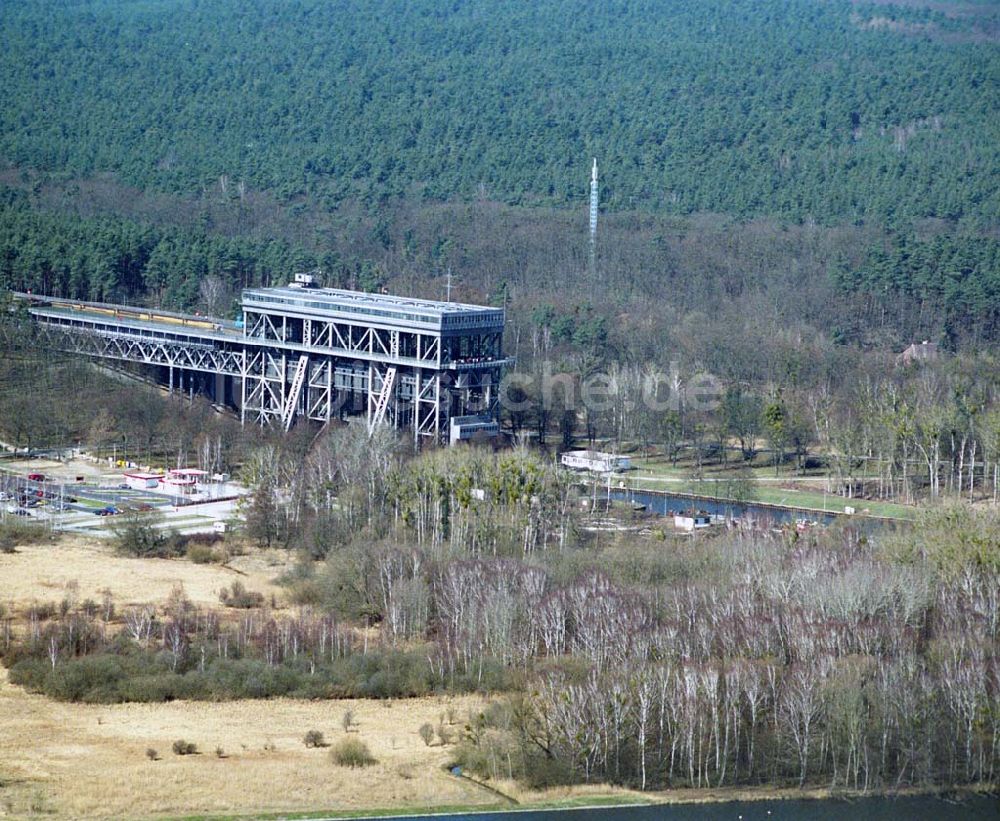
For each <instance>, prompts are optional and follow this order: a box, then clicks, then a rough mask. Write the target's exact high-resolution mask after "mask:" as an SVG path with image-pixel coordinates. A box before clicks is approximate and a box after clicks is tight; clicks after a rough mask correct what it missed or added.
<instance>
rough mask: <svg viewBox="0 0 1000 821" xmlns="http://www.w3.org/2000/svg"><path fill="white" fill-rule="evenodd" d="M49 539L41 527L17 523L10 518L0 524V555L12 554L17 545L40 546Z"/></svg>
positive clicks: (33, 524) (31, 523) (49, 536)
mask: <svg viewBox="0 0 1000 821" xmlns="http://www.w3.org/2000/svg"><path fill="white" fill-rule="evenodd" d="M49 538H51V533H49V532H48V531H47V530H46V529H45V528H44V527H43V526H42V525H39V524H35V523H34V522H23V521H18V520H17V519H16V518H15V517H13V516H10V517H8V518H7V519H6V520H5V521H3V522H0V553H13V552H14V549H15V548H16V547H17V546H18V545H25V544H40V543H41V542H44V541H45V540H46V539H49Z"/></svg>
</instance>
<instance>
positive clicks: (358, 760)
mask: <svg viewBox="0 0 1000 821" xmlns="http://www.w3.org/2000/svg"><path fill="white" fill-rule="evenodd" d="M330 757H331V758H332V759H333V763H334V764H338V765H339V766H341V767H368V766H370V765H372V764H375V763H377V762H376V760H375V757H374V756H373V755H372V753H371V750H369V749H368V745H367V744H365V742H363V741H362V740H361V739H360V738H344V739H342V740H341V741H340V742H338V744H337V746H335V747H334V748H333V750H332V751H331V753H330Z"/></svg>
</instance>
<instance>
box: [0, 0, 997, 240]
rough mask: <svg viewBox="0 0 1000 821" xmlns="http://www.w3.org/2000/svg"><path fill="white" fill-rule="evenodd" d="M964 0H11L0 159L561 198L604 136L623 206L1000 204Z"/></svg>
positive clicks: (174, 186) (930, 211) (600, 150)
mask: <svg viewBox="0 0 1000 821" xmlns="http://www.w3.org/2000/svg"><path fill="white" fill-rule="evenodd" d="M914 5H916V6H918V7H917V8H913V6H914ZM920 5H926V7H925V8H919V6H920ZM932 5H933V9H932V8H931V7H932ZM951 5H954V6H959V4H949V3H943V4H929V3H928V4H912V3H900V4H898V5H893V4H888V5H887V4H881V3H878V4H864V3H862V4H854V3H849V2H817V1H816V0H793V1H792V2H787V0H700V1H699V2H687V1H684V2H600V3H596V2H581V1H580V0H551V1H550V2H544V3H537V2H531V0H514V2H505V3H501V4H495V3H484V2H477V1H476V0H467V1H466V2H453V3H448V4H442V3H439V2H436V0H417V2H412V3H399V2H395V1H394V0H377V2H370V0H365V1H364V2H358V0H349V2H344V3H337V4H329V3H323V2H319V1H318V0H298V1H297V2H292V3H275V2H271V1H270V0H255V1H254V2H250V3H240V4H234V3H201V2H193V1H192V0H172V1H171V2H157V3H147V2H142V3H139V2H128V3H120V2H100V1H99V2H72V3H66V4H60V5H59V6H58V7H57V8H52V7H51V6H48V5H47V4H40V3H38V2H36V1H35V0H28V1H27V2H25V1H24V0H15V2H12V3H7V4H5V10H4V12H3V15H2V37H3V41H4V43H5V49H4V53H3V55H2V56H0V72H2V74H3V76H4V77H5V91H4V107H3V119H2V123H3V125H2V127H0V154H2V155H3V156H4V158H5V159H7V160H8V161H10V162H11V163H14V164H16V165H18V166H22V167H29V168H38V169H45V170H49V171H54V172H64V173H71V174H77V175H87V174H93V173H96V172H105V171H110V172H114V173H116V174H118V175H120V177H121V179H122V180H124V181H125V182H128V183H130V184H133V185H137V186H139V187H143V188H149V187H153V188H161V189H166V190H172V191H184V192H188V191H196V190H198V189H200V188H202V187H204V186H206V185H210V184H212V183H213V182H214V181H216V180H217V179H218V178H219V176H220V175H228V176H229V177H230V178H231V179H232V180H233V182H234V184H239V183H241V182H242V183H245V184H246V185H249V186H252V187H255V188H261V189H267V190H270V191H274V192H275V193H276V194H277V195H278V196H279V197H280V198H281V199H282V200H284V201H292V200H294V199H295V198H296V197H299V196H301V195H303V194H311V195H314V196H315V197H316V198H317V200H318V201H319V202H320V203H322V204H323V205H324V206H326V207H330V208H335V207H336V205H337V203H338V202H340V201H342V200H343V199H345V198H349V197H361V198H364V199H374V200H377V199H379V198H384V197H393V196H404V195H409V194H416V195H419V196H423V197H431V198H449V197H453V196H464V197H472V196H486V197H490V198H496V199H498V200H500V201H503V202H510V203H520V202H545V203H553V204H560V205H562V204H566V203H570V202H574V201H576V200H577V198H578V197H579V191H580V184H581V181H585V180H586V171H587V168H588V166H589V159H590V157H591V156H597V157H599V158H600V160H601V162H602V164H603V165H604V167H605V168H606V169H607V171H606V177H605V180H606V185H605V197H604V199H605V202H606V204H607V205H608V206H609V207H611V208H615V209H625V208H632V207H639V208H648V209H654V210H666V211H670V212H674V213H691V212H696V211H714V212H724V213H729V214H739V215H749V214H781V215H783V216H786V217H789V218H792V219H804V218H807V217H813V218H816V219H819V220H829V219H835V218H837V219H839V218H848V219H854V218H865V217H878V218H906V217H924V216H932V217H940V218H946V219H962V218H971V219H973V220H976V219H995V218H997V217H998V216H1000V197H998V192H997V190H996V186H995V185H993V184H992V180H991V177H992V172H993V171H994V170H995V163H996V145H997V142H998V137H1000V125H998V120H997V118H996V117H995V113H996V110H997V102H998V100H997V94H998V88H997V82H996V81H997V64H996V60H995V58H996V51H995V43H994V42H993V41H992V38H993V36H994V35H995V34H996V26H997V25H998V22H1000V13H998V12H997V9H996V7H995V5H994V4H982V5H972V6H971V9H970V8H969V6H970V4H961V6H960V7H959V10H960V11H961V12H962V14H961V16H958V15H957V13H956V14H949V8H948V7H949V6H951Z"/></svg>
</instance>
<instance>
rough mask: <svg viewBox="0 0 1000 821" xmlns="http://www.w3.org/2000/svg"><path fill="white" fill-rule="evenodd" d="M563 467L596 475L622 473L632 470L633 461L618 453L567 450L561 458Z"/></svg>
mask: <svg viewBox="0 0 1000 821" xmlns="http://www.w3.org/2000/svg"><path fill="white" fill-rule="evenodd" d="M559 461H560V463H561V464H562V466H563V467H566V468H569V469H570V470H589V471H593V472H594V473H620V472H622V471H625V470H631V468H632V460H631V459H629V458H628V457H627V456H619V455H618V454H616V453H602V452H601V451H599V450H567V451H566V452H565V453H563V455H562V456H560V457H559Z"/></svg>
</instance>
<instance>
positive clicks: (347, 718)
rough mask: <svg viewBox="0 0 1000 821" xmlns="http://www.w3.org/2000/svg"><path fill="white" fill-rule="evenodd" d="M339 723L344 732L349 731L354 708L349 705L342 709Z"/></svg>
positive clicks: (352, 724)
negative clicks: (342, 713)
mask: <svg viewBox="0 0 1000 821" xmlns="http://www.w3.org/2000/svg"><path fill="white" fill-rule="evenodd" d="M340 724H341V726H342V727H343V728H344V732H345V733H349V732H350V731H351V727H353V726H354V710H352V709H351V708H350V707H348V708H347V709H346V710H344V715H343V717H342V718H341V719H340Z"/></svg>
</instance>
